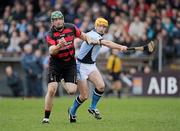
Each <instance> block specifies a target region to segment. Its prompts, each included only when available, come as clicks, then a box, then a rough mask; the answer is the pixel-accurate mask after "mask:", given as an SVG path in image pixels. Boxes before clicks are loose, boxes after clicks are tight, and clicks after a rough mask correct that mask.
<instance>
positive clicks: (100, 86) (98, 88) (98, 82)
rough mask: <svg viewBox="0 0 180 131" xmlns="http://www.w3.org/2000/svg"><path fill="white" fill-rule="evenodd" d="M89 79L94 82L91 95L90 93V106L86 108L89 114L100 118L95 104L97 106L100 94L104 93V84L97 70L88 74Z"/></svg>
mask: <svg viewBox="0 0 180 131" xmlns="http://www.w3.org/2000/svg"><path fill="white" fill-rule="evenodd" d="M89 80H90V81H91V82H93V83H94V85H95V89H94V91H93V95H92V102H91V106H90V108H89V109H88V111H89V112H90V113H91V114H93V115H94V117H95V118H96V119H101V118H102V117H101V116H100V113H99V111H98V109H97V108H96V106H97V103H98V102H99V100H100V98H101V96H102V94H103V93H104V88H105V84H104V81H103V78H102V76H101V74H100V72H99V71H98V70H95V71H93V72H92V73H91V74H90V75H89Z"/></svg>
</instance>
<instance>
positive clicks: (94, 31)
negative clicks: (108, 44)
mask: <svg viewBox="0 0 180 131" xmlns="http://www.w3.org/2000/svg"><path fill="white" fill-rule="evenodd" d="M87 35H89V36H91V37H93V38H99V39H100V38H102V36H101V35H100V34H99V33H97V32H96V30H95V29H93V30H91V31H89V32H87Z"/></svg>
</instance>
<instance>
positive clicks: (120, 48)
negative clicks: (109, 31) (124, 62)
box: [100, 40, 127, 51]
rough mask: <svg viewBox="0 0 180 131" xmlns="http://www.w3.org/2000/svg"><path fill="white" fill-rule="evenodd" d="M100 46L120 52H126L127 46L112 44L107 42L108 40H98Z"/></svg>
mask: <svg viewBox="0 0 180 131" xmlns="http://www.w3.org/2000/svg"><path fill="white" fill-rule="evenodd" d="M100 44H102V45H104V46H107V47H109V48H112V49H118V50H120V51H126V50H127V46H123V45H119V44H117V43H114V42H112V41H109V40H100Z"/></svg>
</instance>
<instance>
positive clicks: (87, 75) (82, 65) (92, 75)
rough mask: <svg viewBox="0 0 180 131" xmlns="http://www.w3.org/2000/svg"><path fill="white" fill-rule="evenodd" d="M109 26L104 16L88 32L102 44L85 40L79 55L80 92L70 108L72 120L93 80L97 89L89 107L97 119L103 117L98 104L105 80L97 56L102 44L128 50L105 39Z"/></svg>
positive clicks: (71, 120)
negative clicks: (97, 63) (89, 82)
mask: <svg viewBox="0 0 180 131" xmlns="http://www.w3.org/2000/svg"><path fill="white" fill-rule="evenodd" d="M107 27H108V21H107V20H106V19H104V18H97V19H96V21H95V29H93V30H91V31H90V32H88V33H87V35H88V36H90V37H91V38H93V39H95V40H99V41H100V44H97V45H93V44H89V43H87V42H86V41H84V42H83V43H82V45H81V48H80V51H79V54H78V57H77V80H78V81H77V84H78V90H79V92H80V94H79V95H78V96H77V97H76V99H75V100H74V103H73V105H72V107H71V108H69V109H68V113H69V120H70V122H76V111H77V109H78V107H79V106H80V105H81V104H82V103H83V102H84V101H85V100H87V99H88V96H89V92H88V83H87V80H89V81H91V82H92V83H93V84H94V85H95V89H94V91H93V95H92V102H91V105H90V107H89V109H88V112H89V113H91V114H92V115H93V116H94V117H95V118H96V119H102V117H101V115H100V113H99V111H98V109H97V108H96V105H97V103H98V101H99V100H100V98H101V96H102V94H103V93H104V88H105V85H104V81H103V79H102V76H101V74H100V72H99V70H98V69H97V67H96V58H97V56H98V53H99V50H100V48H101V46H102V45H105V46H107V47H109V48H113V49H118V50H120V51H126V50H127V46H123V45H119V44H116V43H114V42H112V41H108V40H103V37H102V36H103V35H104V34H105V32H106V30H107Z"/></svg>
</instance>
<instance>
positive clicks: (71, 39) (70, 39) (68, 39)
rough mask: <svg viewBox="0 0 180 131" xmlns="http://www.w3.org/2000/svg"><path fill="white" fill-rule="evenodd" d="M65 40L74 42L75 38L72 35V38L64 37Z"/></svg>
mask: <svg viewBox="0 0 180 131" xmlns="http://www.w3.org/2000/svg"><path fill="white" fill-rule="evenodd" d="M64 39H65V40H66V42H69V41H73V40H74V36H73V35H70V36H67V37H64Z"/></svg>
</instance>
